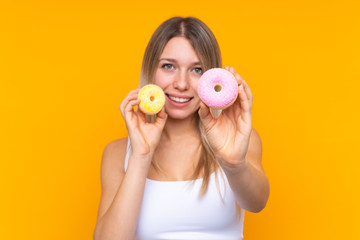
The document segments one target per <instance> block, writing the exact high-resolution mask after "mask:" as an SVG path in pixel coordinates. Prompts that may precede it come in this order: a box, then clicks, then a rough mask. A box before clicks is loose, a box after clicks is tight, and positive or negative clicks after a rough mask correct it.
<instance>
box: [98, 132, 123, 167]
mask: <svg viewBox="0 0 360 240" xmlns="http://www.w3.org/2000/svg"><path fill="white" fill-rule="evenodd" d="M127 143H128V138H127V137H125V138H120V139H116V140H113V141H111V142H109V143H108V144H106V146H105V148H104V152H103V156H102V163H101V165H102V167H105V168H115V169H117V170H118V171H121V172H123V171H124V163H125V156H126V148H127Z"/></svg>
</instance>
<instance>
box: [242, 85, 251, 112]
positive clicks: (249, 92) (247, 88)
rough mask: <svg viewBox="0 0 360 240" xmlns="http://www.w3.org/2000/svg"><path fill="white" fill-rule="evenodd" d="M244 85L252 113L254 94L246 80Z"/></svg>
mask: <svg viewBox="0 0 360 240" xmlns="http://www.w3.org/2000/svg"><path fill="white" fill-rule="evenodd" d="M243 85H244V91H245V93H246V97H247V98H248V100H249V102H250V111H251V109H252V104H253V94H252V92H251V90H250V87H249V85H248V83H247V82H246V81H245V80H243Z"/></svg>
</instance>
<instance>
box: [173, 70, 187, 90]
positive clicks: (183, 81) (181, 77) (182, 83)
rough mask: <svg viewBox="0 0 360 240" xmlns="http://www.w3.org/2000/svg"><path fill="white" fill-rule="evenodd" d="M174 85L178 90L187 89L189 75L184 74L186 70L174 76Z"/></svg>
mask: <svg viewBox="0 0 360 240" xmlns="http://www.w3.org/2000/svg"><path fill="white" fill-rule="evenodd" d="M174 87H175V88H176V89H178V90H180V91H186V90H188V89H189V87H190V82H189V76H188V74H186V72H178V74H177V75H176V77H175V81H174Z"/></svg>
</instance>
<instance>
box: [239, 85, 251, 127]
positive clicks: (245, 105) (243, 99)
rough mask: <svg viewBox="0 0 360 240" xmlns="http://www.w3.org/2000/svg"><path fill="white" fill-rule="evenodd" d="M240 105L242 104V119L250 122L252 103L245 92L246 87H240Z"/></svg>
mask: <svg viewBox="0 0 360 240" xmlns="http://www.w3.org/2000/svg"><path fill="white" fill-rule="evenodd" d="M238 102H239V104H240V108H241V111H240V115H241V118H242V119H243V120H244V121H246V122H248V121H251V106H250V102H249V99H248V98H247V96H246V93H245V90H244V85H240V86H239V101H238Z"/></svg>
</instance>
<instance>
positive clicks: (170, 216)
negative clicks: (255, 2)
mask: <svg viewBox="0 0 360 240" xmlns="http://www.w3.org/2000/svg"><path fill="white" fill-rule="evenodd" d="M130 153H131V145H130V138H128V145H127V152H126V157H125V171H126V169H127V165H128V160H129V157H130ZM218 175H219V174H218ZM219 180H220V181H215V173H212V174H211V176H210V181H209V187H208V190H207V193H206V194H205V195H204V196H203V197H202V198H200V199H199V198H198V194H199V191H200V188H201V184H202V179H201V178H200V179H196V180H195V183H194V185H191V182H192V181H191V180H189V181H157V180H151V179H148V178H146V183H145V190H144V196H143V201H142V205H141V209H140V215H139V221H138V224H137V228H136V238H135V239H139V240H148V239H197V240H200V239H214V240H215V239H216V240H230V239H231V240H235V239H236V240H241V239H242V238H243V223H244V217H245V210H244V209H241V216H240V221H239V220H238V219H237V218H236V207H235V199H234V195H233V192H232V190H231V188H230V185H229V183H228V181H227V178H226V176H225V177H224V181H222V178H219ZM217 184H218V186H219V190H220V193H221V196H220V194H219V190H218V188H217Z"/></svg>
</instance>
